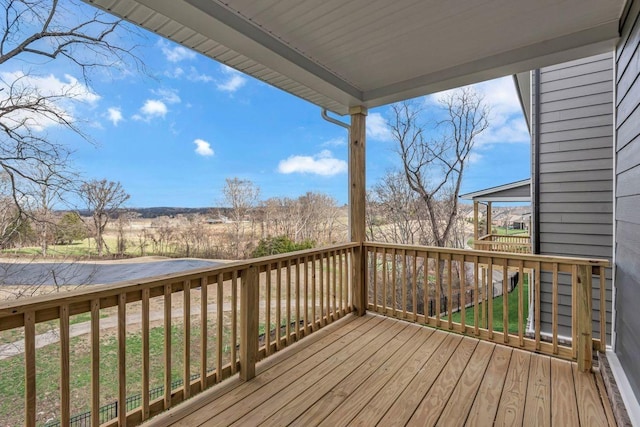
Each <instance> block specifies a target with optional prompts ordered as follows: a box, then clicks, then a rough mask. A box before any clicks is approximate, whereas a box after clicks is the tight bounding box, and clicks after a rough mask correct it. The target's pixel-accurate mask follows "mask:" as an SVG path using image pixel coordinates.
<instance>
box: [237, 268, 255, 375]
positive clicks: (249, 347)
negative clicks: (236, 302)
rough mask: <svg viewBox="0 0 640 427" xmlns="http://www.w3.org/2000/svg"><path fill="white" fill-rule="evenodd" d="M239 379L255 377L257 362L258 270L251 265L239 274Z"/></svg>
mask: <svg viewBox="0 0 640 427" xmlns="http://www.w3.org/2000/svg"><path fill="white" fill-rule="evenodd" d="M240 280H241V286H240V314H241V316H240V379H241V380H243V381H248V380H250V379H252V378H253V377H255V376H256V362H257V360H258V321H259V319H258V314H259V302H258V300H259V299H260V288H259V287H258V269H257V268H256V266H254V265H251V266H249V268H247V269H245V270H242V272H241V274H240Z"/></svg>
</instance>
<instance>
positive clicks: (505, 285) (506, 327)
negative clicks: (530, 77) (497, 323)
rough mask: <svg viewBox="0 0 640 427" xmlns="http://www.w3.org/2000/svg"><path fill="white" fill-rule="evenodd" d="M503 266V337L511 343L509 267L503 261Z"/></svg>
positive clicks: (504, 260) (505, 261)
mask: <svg viewBox="0 0 640 427" xmlns="http://www.w3.org/2000/svg"><path fill="white" fill-rule="evenodd" d="M502 262H503V263H504V264H503V266H502V336H503V339H504V342H505V343H508V342H509V267H508V266H507V260H506V259H503V260H502Z"/></svg>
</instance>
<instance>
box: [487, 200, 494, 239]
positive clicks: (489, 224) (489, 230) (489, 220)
mask: <svg viewBox="0 0 640 427" xmlns="http://www.w3.org/2000/svg"><path fill="white" fill-rule="evenodd" d="M491 214H492V212H491V202H487V223H486V224H485V228H486V229H487V234H492V233H493V224H492V223H493V218H491ZM489 241H493V239H490V240H489Z"/></svg>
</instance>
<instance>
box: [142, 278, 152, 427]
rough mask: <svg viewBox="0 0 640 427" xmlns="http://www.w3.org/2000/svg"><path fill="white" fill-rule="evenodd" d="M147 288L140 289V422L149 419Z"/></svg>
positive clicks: (148, 291) (148, 293)
mask: <svg viewBox="0 0 640 427" xmlns="http://www.w3.org/2000/svg"><path fill="white" fill-rule="evenodd" d="M149 295H150V290H149V288H144V289H142V295H141V297H142V304H141V308H142V337H141V338H142V420H143V421H144V420H146V419H147V418H149V362H150V360H149Z"/></svg>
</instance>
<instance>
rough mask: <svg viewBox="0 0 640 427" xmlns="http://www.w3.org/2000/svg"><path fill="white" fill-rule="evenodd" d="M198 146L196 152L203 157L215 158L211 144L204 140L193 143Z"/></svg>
mask: <svg viewBox="0 0 640 427" xmlns="http://www.w3.org/2000/svg"><path fill="white" fill-rule="evenodd" d="M193 143H194V144H196V149H195V152H196V153H197V154H199V155H201V156H205V157H209V156H213V154H214V153H213V149H212V148H211V144H209V143H208V142H207V141H205V140H204V139H200V138H198V139H196V140H194V141H193Z"/></svg>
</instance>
